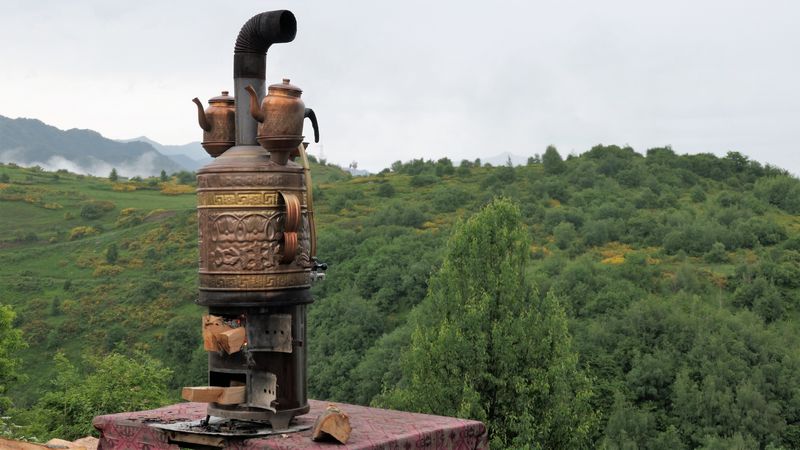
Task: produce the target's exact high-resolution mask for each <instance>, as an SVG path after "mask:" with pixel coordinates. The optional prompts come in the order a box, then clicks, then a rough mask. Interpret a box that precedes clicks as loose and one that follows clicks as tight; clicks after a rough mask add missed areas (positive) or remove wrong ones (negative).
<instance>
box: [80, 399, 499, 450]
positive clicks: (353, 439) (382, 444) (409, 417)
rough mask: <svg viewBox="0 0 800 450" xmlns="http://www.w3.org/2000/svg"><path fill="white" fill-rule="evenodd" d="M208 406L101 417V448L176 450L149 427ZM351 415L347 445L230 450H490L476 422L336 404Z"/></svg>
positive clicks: (240, 445)
mask: <svg viewBox="0 0 800 450" xmlns="http://www.w3.org/2000/svg"><path fill="white" fill-rule="evenodd" d="M329 404H330V403H329V402H321V401H316V400H309V405H310V406H311V412H310V413H308V414H306V415H304V416H300V417H297V418H296V419H295V421H296V423H308V424H313V422H314V420H315V419H316V417H317V416H318V415H319V414H320V413H321V412H322V411H324V409H325V407H326V406H327V405H329ZM206 406H207V405H206V404H205V403H178V404H177V405H172V406H166V407H164V408H159V409H154V410H151V411H137V412H129V413H121V414H110V415H106V416H97V417H95V419H94V421H93V425H94V427H95V428H97V429H98V430H100V446H99V447H98V449H102V450H111V449H124V450H161V449H169V450H178V449H179V447H178V446H177V445H174V444H170V443H169V442H168V441H167V437H166V435H165V434H164V433H163V432H162V431H160V430H158V429H155V428H152V427H150V426H149V425H148V424H149V423H154V422H161V423H170V422H182V421H190V420H198V419H202V418H205V415H206ZM336 406H338V407H339V408H341V409H342V411H344V412H345V413H347V414H348V415H349V416H350V425H351V426H352V428H353V431H352V433H351V435H350V440H349V441H348V442H347V445H340V444H336V443H330V442H314V441H312V440H311V431H310V430H308V431H302V432H299V433H291V434H285V435H275V436H269V437H266V438H256V439H247V440H244V441H231V442H230V443H229V445H228V446H227V447H226V448H229V449H237V450H245V449H248V450H255V449H336V448H338V449H342V450H344V449H348V450H354V449H359V450H361V449H364V450H366V449H375V450H378V449H380V450H384V449H385V450H390V449H391V450H407V449H409V450H410V449H436V450H466V449H486V448H488V444H487V437H486V427H485V426H484V425H483V424H482V423H481V422H476V421H474V420H464V419H455V418H452V417H442V416H431V415H427V414H414V413H408V412H402V411H393V410H388V409H378V408H368V407H365V406H356V405H348V404H342V403H337V404H336Z"/></svg>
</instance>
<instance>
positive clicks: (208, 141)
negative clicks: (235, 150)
mask: <svg viewBox="0 0 800 450" xmlns="http://www.w3.org/2000/svg"><path fill="white" fill-rule="evenodd" d="M192 101H193V102H194V103H195V104H196V105H197V120H198V122H199V123H200V128H202V129H203V142H202V143H201V145H202V146H203V148H204V149H205V150H206V151H207V152H208V154H209V155H211V156H213V157H214V158H216V157H217V156H219V155H221V154H222V153H224V152H225V150H227V149H229V148H231V147H233V146H234V145H235V144H236V108H235V106H234V100H233V97H231V96H229V95H228V91H222V95H219V96H217V97H214V98H211V99H209V100H208V108H207V109H206V110H205V111H203V104H202V103H200V100H198V99H197V97H195V98H193V99H192Z"/></svg>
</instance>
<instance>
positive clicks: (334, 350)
mask: <svg viewBox="0 0 800 450" xmlns="http://www.w3.org/2000/svg"><path fill="white" fill-rule="evenodd" d="M384 321H385V318H384V317H383V315H382V314H380V313H379V311H378V309H377V308H376V305H375V304H374V303H371V302H367V301H366V300H364V299H363V298H361V297H359V296H358V294H357V293H356V292H354V291H352V290H350V291H341V292H339V293H337V294H336V295H333V296H330V297H327V298H324V299H320V300H319V301H317V302H316V303H314V304H313V305H312V307H311V311H310V314H309V323H313V324H314V326H313V327H310V328H309V358H308V359H309V366H308V372H309V387H310V388H311V393H312V395H313V396H315V398H325V399H327V400H331V401H342V400H346V399H350V398H353V397H354V396H355V395H356V394H357V393H358V391H359V390H360V386H358V385H357V384H356V383H343V382H342V380H350V379H352V377H351V376H350V372H351V371H352V370H353V369H354V368H355V367H356V366H357V365H358V362H359V361H360V360H361V358H362V357H363V354H364V352H366V350H367V349H368V348H369V347H370V346H372V344H373V343H374V342H375V340H376V339H377V338H378V337H379V336H380V334H381V332H382V331H383V330H384V327H385V325H384Z"/></svg>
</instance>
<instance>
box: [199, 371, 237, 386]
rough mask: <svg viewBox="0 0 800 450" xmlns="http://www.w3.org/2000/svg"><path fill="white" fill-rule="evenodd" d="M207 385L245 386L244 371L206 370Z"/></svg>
mask: <svg viewBox="0 0 800 450" xmlns="http://www.w3.org/2000/svg"><path fill="white" fill-rule="evenodd" d="M208 385H209V386H222V387H231V386H245V385H247V374H246V373H229V372H213V371H211V372H208Z"/></svg>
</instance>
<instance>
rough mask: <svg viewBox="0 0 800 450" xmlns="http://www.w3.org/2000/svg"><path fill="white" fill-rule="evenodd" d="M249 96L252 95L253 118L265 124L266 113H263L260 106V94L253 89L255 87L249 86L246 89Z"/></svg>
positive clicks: (251, 109)
mask: <svg viewBox="0 0 800 450" xmlns="http://www.w3.org/2000/svg"><path fill="white" fill-rule="evenodd" d="M244 89H245V90H246V91H247V93H248V94H250V115H251V116H253V119H256V120H257V121H258V122H259V123H262V122H264V113H263V112H261V108H260V107H259V104H258V94H257V93H256V90H255V89H253V86H251V85H249V84H248V85H247V87H246V88H244Z"/></svg>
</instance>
